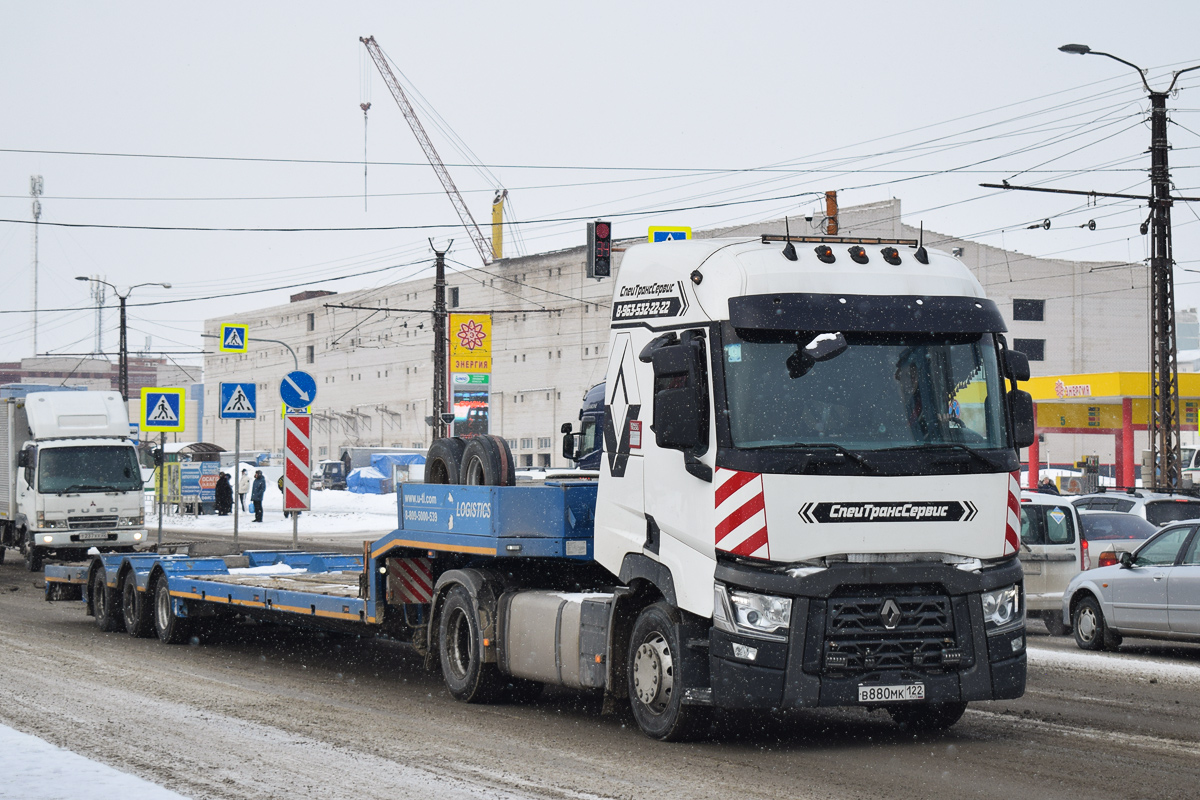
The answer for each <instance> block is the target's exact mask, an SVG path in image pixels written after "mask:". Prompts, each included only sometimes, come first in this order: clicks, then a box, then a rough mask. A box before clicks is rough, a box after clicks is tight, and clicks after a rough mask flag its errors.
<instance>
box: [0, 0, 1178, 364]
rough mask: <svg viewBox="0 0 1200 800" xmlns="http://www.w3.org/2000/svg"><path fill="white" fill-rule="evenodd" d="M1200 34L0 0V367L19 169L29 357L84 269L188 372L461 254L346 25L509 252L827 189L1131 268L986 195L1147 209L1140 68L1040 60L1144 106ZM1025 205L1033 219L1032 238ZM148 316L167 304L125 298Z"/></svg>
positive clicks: (772, 15) (811, 196) (73, 315)
mask: <svg viewBox="0 0 1200 800" xmlns="http://www.w3.org/2000/svg"><path fill="white" fill-rule="evenodd" d="M735 9H736V11H735ZM1156 26H1157V27H1156ZM1197 30H1200V4H1197V3H1195V2H1183V1H1181V2H1155V3H1153V4H1146V5H1142V6H1139V5H1137V4H1132V3H1129V2H1127V0H1126V1H1125V2H1107V1H1105V0H1091V1H1090V2H1050V3H1047V2H1044V0H1043V1H1042V2H1025V0H1017V2H1007V3H990V4H983V3H970V2H962V1H961V0H959V1H958V2H910V3H895V2H876V1H874V0H872V1H870V2H861V1H860V2H854V3H804V2H795V0H792V2H759V3H742V4H732V3H715V2H696V1H693V2H687V3H684V2H663V3H651V2H645V1H644V0H643V2H623V1H617V2H604V3H571V2H541V1H538V2H529V1H525V2H515V3H497V2H486V3H485V2H479V3H447V2H443V3H397V2H387V3H383V2H359V3H353V4H351V3H337V4H334V3H305V2H287V3H283V2H244V1H243V2H238V3H229V2H219V1H218V2H207V3H202V4H188V5H183V4H175V3H161V2H158V3H128V2H126V3H92V2H74V3H66V2H45V1H43V2H39V3H16V2H4V3H3V4H2V5H0V74H3V76H4V79H3V80H2V81H0V109H2V111H0V150H2V151H0V218H2V219H3V220H5V221H3V222H0V361H11V360H17V359H20V358H22V357H27V356H30V355H32V354H33V337H32V327H33V326H32V321H33V320H32V315H31V314H29V313H27V312H28V311H29V310H30V309H31V308H32V307H33V280H32V275H33V231H32V226H31V225H30V224H27V223H28V222H29V221H30V220H31V219H32V215H31V209H30V198H29V180H30V176H31V175H41V176H42V177H43V179H44V195H43V197H42V199H41V203H42V216H41V221H42V223H44V224H42V225H40V226H39V234H38V236H39V269H38V279H39V293H38V298H39V299H38V306H39V308H40V309H41V311H40V313H39V315H38V341H37V349H38V352H39V353H88V352H92V351H93V349H94V347H95V342H94V328H95V311H94V309H93V308H89V306H91V305H92V300H91V298H90V295H89V289H88V285H87V284H85V283H82V282H77V281H75V280H74V277H75V276H76V275H99V276H102V277H104V278H105V279H107V280H108V281H110V282H111V283H113V284H116V285H117V286H119V287H122V289H124V288H125V287H128V286H130V285H132V284H136V283H142V282H146V281H163V282H169V283H171V284H172V285H173V288H171V289H170V290H163V289H160V288H157V287H141V288H138V289H136V290H135V291H134V292H133V294H132V296H131V299H130V301H129V302H130V307H129V312H130V313H129V329H130V346H131V348H132V349H139V348H141V347H143V346H144V344H145V342H146V339H147V337H152V349H154V350H169V351H172V352H173V353H176V355H175V356H174V357H175V358H177V359H178V360H180V361H183V362H188V363H197V362H198V361H199V356H197V355H190V356H189V355H183V353H197V352H198V351H199V350H200V349H201V347H202V342H201V339H200V337H199V333H200V330H201V326H202V323H203V321H204V320H205V319H209V318H213V317H217V316H222V315H226V314H230V313H236V312H238V311H240V310H250V309H255V308H262V307H265V306H270V305H277V304H279V303H284V302H286V301H287V296H288V295H289V294H291V293H293V292H295V291H299V289H298V288H294V287H297V286H299V287H304V288H323V289H330V290H334V291H345V290H348V289H353V288H363V287H368V286H378V285H382V284H386V283H390V282H394V281H397V280H400V279H403V278H406V277H412V276H414V275H421V274H428V271H429V268H430V264H431V255H430V251H429V245H428V243H427V241H426V240H427V239H428V238H429V237H433V238H434V239H435V241H436V242H438V243H439V244H441V243H444V242H446V241H447V240H448V239H451V238H453V239H454V245H453V249H452V251H451V255H450V257H451V259H453V260H454V261H456V262H459V263H461V264H464V265H468V266H478V265H479V263H480V262H479V258H478V256H477V255H476V254H475V251H474V249H473V247H472V246H471V243H470V240H469V238H468V237H467V235H466V233H465V231H464V230H463V229H462V228H461V227H460V226H459V225H458V218H457V215H456V214H455V212H454V208H453V206H452V205H451V203H450V201H449V199H448V198H447V197H446V195H445V194H444V193H443V192H442V190H441V186H440V184H439V183H438V180H437V178H436V176H435V174H434V172H433V170H431V169H430V167H429V166H428V163H427V162H426V161H425V158H424V154H423V153H422V151H421V149H420V147H419V146H418V144H417V141H416V139H415V138H414V136H413V134H412V132H411V131H410V129H409V127H408V125H407V124H406V122H405V120H404V118H403V117H402V115H401V114H400V111H399V109H398V108H397V106H396V104H395V102H394V101H393V100H392V98H391V95H390V94H389V92H388V90H387V87H386V86H385V84H384V83H383V81H382V80H381V78H380V77H379V75H378V72H377V71H376V69H375V67H374V65H373V64H372V63H371V62H370V60H369V59H368V58H367V54H366V51H365V49H364V47H363V45H362V44H361V43H360V42H359V37H360V36H367V35H374V36H375V37H376V39H377V40H378V42H379V44H380V46H381V47H382V49H383V50H384V52H386V54H387V55H388V57H389V58H390V59H391V60H392V61H393V62H394V64H395V68H396V69H398V70H399V73H400V75H401V80H402V82H403V83H404V85H405V86H406V89H408V90H410V91H411V90H414V89H415V90H416V92H418V93H419V94H415V93H414V95H413V99H414V101H416V102H417V103H418V106H419V111H418V113H419V114H421V116H422V120H423V122H424V124H425V127H426V129H427V130H428V131H429V133H430V136H431V138H432V139H433V142H434V144H435V146H436V147H437V149H438V150H439V152H440V153H441V156H442V158H443V160H444V161H445V162H446V163H447V164H448V165H450V171H451V173H452V175H453V177H454V180H455V181H456V182H457V184H458V186H459V188H460V189H461V190H462V193H463V196H464V197H465V199H466V202H467V204H468V206H469V207H470V210H471V212H472V213H473V215H474V216H475V219H476V220H478V221H479V223H480V225H481V226H482V225H484V223H485V222H487V221H488V220H489V219H490V204H491V198H492V195H493V193H494V191H495V190H496V189H497V188H498V187H504V188H507V189H508V191H509V196H510V198H511V200H512V206H511V209H510V211H511V214H512V218H514V219H515V220H516V221H517V222H518V223H522V224H520V225H519V226H518V227H517V229H516V231H515V234H516V236H513V235H510V236H509V239H508V245H509V246H508V247H507V248H506V254H507V255H511V254H513V242H514V239H516V238H517V237H519V240H520V242H521V244H522V245H523V247H522V252H525V253H535V252H542V251H545V250H553V249H558V248H562V247H569V246H573V245H579V244H582V243H583V241H584V222H583V220H584V219H587V218H596V217H602V218H611V219H612V220H613V221H614V231H615V233H616V235H617V236H618V237H634V236H644V235H645V232H646V228H647V227H648V226H650V225H671V224H679V225H691V226H693V227H696V228H703V227H711V226H715V225H722V224H729V223H732V222H753V221H757V220H765V219H777V218H779V217H781V216H783V215H784V214H790V215H802V214H805V213H811V211H812V209H814V208H815V207H816V206H817V201H816V199H815V198H816V195H817V194H818V193H820V192H823V191H824V190H826V189H837V190H838V191H839V197H840V200H841V202H842V204H843V205H854V204H858V203H865V202H872V201H876V200H882V199H886V198H889V197H898V198H900V199H901V200H902V202H903V208H904V214H905V220H904V221H905V222H908V223H911V224H917V223H920V222H924V224H925V226H926V228H927V229H933V230H937V231H942V232H946V233H952V234H955V235H958V236H964V237H967V238H972V239H976V240H978V241H981V242H985V243H987V244H991V245H995V246H1000V247H1007V248H1010V249H1015V250H1019V251H1021V252H1025V253H1032V254H1035V255H1039V256H1046V257H1059V258H1069V259H1078V260H1096V261H1099V260H1118V261H1132V262H1135V263H1140V262H1141V261H1142V259H1144V257H1145V255H1146V242H1145V237H1142V236H1141V235H1140V234H1139V233H1138V225H1139V224H1140V222H1141V221H1142V220H1143V219H1145V217H1146V214H1147V211H1146V208H1145V207H1144V204H1140V203H1139V202H1137V201H1123V202H1120V203H1116V202H1113V201H1107V200H1103V201H1101V202H1100V204H1099V207H1092V208H1089V207H1088V203H1087V201H1086V199H1085V198H1078V197H1062V196H1050V195H1044V194H1033V193H1021V192H1007V193H1002V192H996V191H992V190H988V189H981V188H980V187H979V186H978V184H979V183H982V182H999V181H1000V180H1002V179H1007V180H1009V181H1010V182H1011V183H1013V184H1033V185H1045V186H1054V187H1059V188H1071V189H1084V190H1093V189H1094V190H1098V191H1110V192H1129V193H1134V194H1138V193H1144V192H1146V191H1147V190H1148V181H1147V176H1146V169H1147V167H1148V164H1149V156H1148V155H1147V154H1146V149H1147V146H1148V144H1149V128H1148V126H1147V123H1146V119H1145V111H1146V108H1147V105H1148V104H1147V101H1146V98H1145V92H1144V90H1143V89H1142V87H1141V83H1140V80H1139V79H1138V76H1137V74H1136V73H1135V72H1134V71H1133V70H1132V69H1129V68H1127V67H1125V66H1123V65H1121V64H1118V63H1116V62H1114V61H1111V60H1109V59H1106V58H1102V57H1098V56H1086V57H1080V56H1074V55H1066V54H1063V53H1060V52H1058V50H1057V47H1058V46H1059V45H1061V44H1064V43H1067V42H1081V43H1085V44H1088V45H1090V46H1091V47H1092V48H1094V49H1096V50H1104V51H1108V52H1111V53H1113V54H1115V55H1119V56H1121V57H1122V58H1124V59H1127V60H1129V61H1132V62H1134V63H1136V64H1139V65H1141V66H1145V67H1148V68H1150V70H1151V72H1150V80H1151V84H1152V85H1153V86H1155V87H1156V88H1159V87H1165V85H1166V84H1167V83H1169V81H1170V71H1171V70H1172V69H1180V68H1183V67H1187V66H1192V65H1194V64H1200V44H1197V43H1196V31H1197ZM1178 88H1180V89H1181V91H1180V92H1179V93H1178V94H1177V95H1176V96H1174V97H1172V98H1171V99H1170V100H1169V102H1168V104H1169V107H1170V108H1171V109H1172V120H1173V122H1174V124H1173V125H1172V127H1171V129H1170V139H1171V143H1172V145H1173V148H1174V149H1173V151H1172V153H1171V165H1172V175H1173V178H1174V182H1175V185H1176V190H1177V192H1178V193H1180V194H1184V195H1191V196H1196V195H1200V70H1198V71H1197V72H1195V73H1190V74H1188V75H1184V76H1183V77H1182V78H1180V81H1179V83H1178ZM364 101H370V102H371V104H372V106H371V109H370V112H369V122H368V126H369V127H368V130H367V158H368V160H370V161H372V162H388V163H378V164H372V165H371V166H370V168H369V174H368V179H367V191H368V193H369V195H370V196H369V197H368V198H367V199H366V209H365V210H364V197H363V191H364V185H363V165H362V160H363V144H364V142H363V134H364V130H363V113H362V111H361V110H360V108H359V104H360V103H362V102H364ZM33 151H41V152H33ZM49 151H60V152H57V153H53V152H49ZM151 156H154V157H151ZM472 163H481V164H483V165H485V168H483V169H479V168H476V167H474V166H472ZM676 209H679V210H676ZM1044 218H1050V219H1051V220H1052V227H1051V229H1050V230H1048V231H1046V230H1042V229H1040V228H1039V229H1037V230H1028V229H1027V226H1028V225H1030V224H1033V223H1035V222H1040V221H1041V220H1042V219H1044ZM1089 219H1094V220H1095V221H1096V223H1097V226H1098V227H1097V229H1096V230H1095V231H1089V230H1088V229H1087V228H1086V227H1079V226H1081V225H1086V224H1087V222H1088V220H1089ZM12 220H16V221H17V222H12ZM539 220H564V221H559V222H542V223H539V222H538V221H539ZM1174 220H1175V223H1176V228H1175V231H1176V237H1175V258H1176V261H1177V263H1178V266H1179V268H1180V269H1179V271H1177V273H1176V276H1177V297H1178V300H1179V305H1181V306H1184V305H1196V304H1198V303H1200V274H1198V273H1196V272H1187V271H1184V270H1187V269H1195V270H1200V208H1196V209H1195V210H1193V208H1192V207H1189V205H1187V204H1179V205H1177V206H1176V208H1175V210H1174ZM51 223H60V224H70V225H72V226H75V225H79V226H85V227H58V226H56V225H52V224H51ZM86 226H117V227H86ZM120 226H143V227H146V226H149V227H157V228H168V229H170V228H223V229H229V228H327V229H328V228H335V229H337V228H372V227H394V228H397V229H395V230H381V231H324V232H316V231H300V232H234V231H183V230H139V229H130V228H128V227H120ZM486 232H487V231H486V229H485V233H486ZM363 273H366V274H363ZM346 276H352V277H346ZM337 278H343V279H341V280H336V279H337ZM259 290H270V291H259ZM248 292H257V293H248ZM239 293H241V294H239ZM229 295H232V296H229ZM194 298H213V299H194ZM161 301H184V302H172V303H169V304H159V305H143V304H145V303H159V302H161ZM108 305H109V308H110V310H109V311H108V313H107V314H106V316H105V318H104V328H105V334H104V336H105V338H104V348H105V349H106V350H107V351H109V352H113V353H115V351H116V347H117V335H116V327H117V315H116V313H115V311H112V310H111V309H112V308H113V307H115V300H114V299H113V297H112V295H111V293H110V295H109V297H108ZM54 309H74V310H68V311H58V310H54Z"/></svg>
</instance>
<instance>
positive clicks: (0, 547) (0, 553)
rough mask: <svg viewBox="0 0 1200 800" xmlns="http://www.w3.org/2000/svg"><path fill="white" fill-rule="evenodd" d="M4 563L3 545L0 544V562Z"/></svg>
mask: <svg viewBox="0 0 1200 800" xmlns="http://www.w3.org/2000/svg"><path fill="white" fill-rule="evenodd" d="M3 563H4V545H0V564H3Z"/></svg>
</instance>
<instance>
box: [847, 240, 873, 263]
mask: <svg viewBox="0 0 1200 800" xmlns="http://www.w3.org/2000/svg"><path fill="white" fill-rule="evenodd" d="M850 260H851V261H853V262H854V263H855V264H866V263H867V262H868V261H870V260H871V259H870V258H868V257H867V251H866V250H864V249H863V248H862V247H860V246H858V245H854V247H851V248H850Z"/></svg>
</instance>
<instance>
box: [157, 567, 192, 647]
mask: <svg viewBox="0 0 1200 800" xmlns="http://www.w3.org/2000/svg"><path fill="white" fill-rule="evenodd" d="M154 631H155V633H157V634H158V638H159V640H160V641H162V642H163V643H164V644H183V643H184V642H186V641H187V640H188V639H189V638H190V634H191V632H192V621H191V620H190V619H184V618H183V617H177V616H175V610H174V608H172V606H171V590H170V589H169V588H168V587H167V579H166V578H165V577H163V578H160V579H159V580H158V581H157V582H156V583H155V584H154Z"/></svg>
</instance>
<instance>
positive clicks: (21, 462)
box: [17, 450, 31, 469]
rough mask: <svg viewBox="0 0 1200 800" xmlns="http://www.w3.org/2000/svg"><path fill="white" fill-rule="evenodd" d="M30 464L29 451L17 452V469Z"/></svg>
mask: <svg viewBox="0 0 1200 800" xmlns="http://www.w3.org/2000/svg"><path fill="white" fill-rule="evenodd" d="M28 466H31V464H30V463H29V451H28V450H22V451H21V452H19V453H17V469H25V468H26V467H28Z"/></svg>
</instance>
